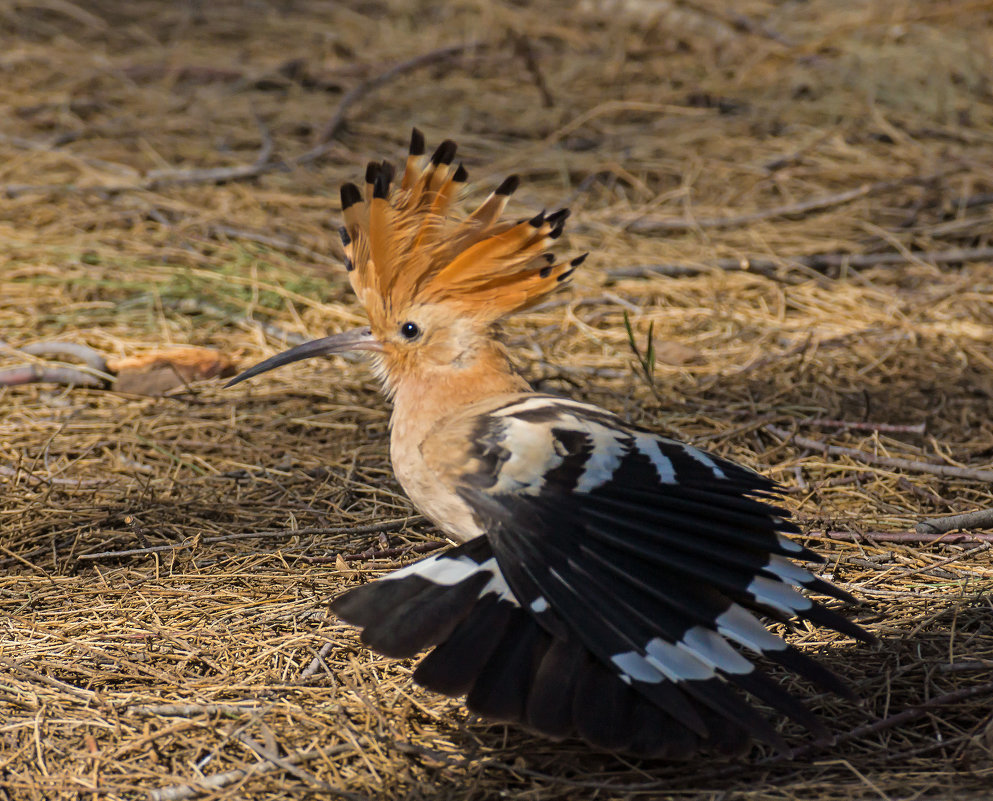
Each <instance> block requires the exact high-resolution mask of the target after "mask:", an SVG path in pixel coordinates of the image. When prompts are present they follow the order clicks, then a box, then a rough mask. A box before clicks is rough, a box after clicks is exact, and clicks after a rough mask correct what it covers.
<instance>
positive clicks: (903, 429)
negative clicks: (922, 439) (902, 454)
mask: <svg viewBox="0 0 993 801" xmlns="http://www.w3.org/2000/svg"><path fill="white" fill-rule="evenodd" d="M802 424H803V425H806V426H822V427H824V428H844V429H846V430H850V431H878V432H880V433H883V434H924V433H925V430H926V424H925V423H915V424H913V425H903V424H898V423H870V422H862V421H849V420H829V419H827V418H824V417H816V418H814V419H813V420H804V421H803V422H802Z"/></svg>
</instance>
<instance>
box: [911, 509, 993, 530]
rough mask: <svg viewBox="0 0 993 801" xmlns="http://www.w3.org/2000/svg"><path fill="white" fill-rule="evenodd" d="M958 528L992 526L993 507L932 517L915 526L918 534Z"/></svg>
mask: <svg viewBox="0 0 993 801" xmlns="http://www.w3.org/2000/svg"><path fill="white" fill-rule="evenodd" d="M959 528H962V529H965V528H993V509H979V510H977V511H975V512H966V513H965V514H961V515H949V516H948V517H934V518H931V519H930V520H922V521H921V522H920V523H918V524H917V526H916V529H917V533H918V534H945V533H947V532H949V531H954V530H955V529H959Z"/></svg>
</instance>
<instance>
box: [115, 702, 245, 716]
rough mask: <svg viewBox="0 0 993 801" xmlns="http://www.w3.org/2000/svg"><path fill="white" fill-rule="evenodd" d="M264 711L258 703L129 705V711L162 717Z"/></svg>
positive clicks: (240, 713) (241, 713)
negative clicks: (240, 704)
mask: <svg viewBox="0 0 993 801" xmlns="http://www.w3.org/2000/svg"><path fill="white" fill-rule="evenodd" d="M260 711H264V707H260V706H258V705H257V704H252V705H251V706H248V705H245V706H239V705H238V704H155V705H153V706H129V707H128V712H132V713H136V714H140V715H161V716H162V717H167V718H171V717H178V718H188V717H191V716H193V715H225V716H228V717H241V716H242V715H246V714H251V713H253V712H260Z"/></svg>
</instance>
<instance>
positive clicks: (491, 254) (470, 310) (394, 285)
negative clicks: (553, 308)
mask: <svg viewBox="0 0 993 801" xmlns="http://www.w3.org/2000/svg"><path fill="white" fill-rule="evenodd" d="M455 151H456V145H455V143H454V142H453V141H451V140H450V139H449V140H445V141H444V142H442V143H441V145H439V146H438V149H437V150H436V151H435V153H434V155H433V156H431V158H430V159H429V160H428V162H427V164H426V165H425V164H423V161H424V159H423V156H424V137H423V135H422V134H421V132H420V131H418V130H417V129H416V128H415V129H414V131H413V134H412V136H411V139H410V155H409V156H408V157H407V161H406V165H405V169H404V172H403V176H402V177H401V179H400V182H399V184H396V183H394V181H393V177H394V171H393V166H392V165H391V164H389V163H388V162H386V161H384V162H381V163H378V162H371V163H370V164H369V166H368V167H367V168H366V176H365V177H366V181H365V192H364V196H363V193H362V192H360V190H359V188H358V187H357V186H356V185H355V184H351V183H348V184H345V185H344V186H342V188H341V206H342V212H343V214H344V218H345V224H344V226H343V227H342V228H341V239H342V243H343V244H344V246H345V267H346V269H347V270H348V276H349V280H350V281H351V284H352V288H353V289H354V290H355V294H356V295H357V296H358V297H359V300H360V301H361V302H362V304H363V305H364V306H365V307H366V310H367V311H368V312H369V313H370V315H372V314H377V313H380V312H382V313H386V314H388V313H389V312H390V310H392V309H401V308H406V307H409V306H410V305H413V304H416V303H451V304H454V305H456V306H457V307H458V311H459V312H460V313H462V314H471V315H473V316H475V317H478V318H482V319H483V320H485V321H494V320H496V319H499V318H500V317H503V316H505V315H507V314H511V313H513V312H515V311H519V310H521V309H524V308H527V307H529V306H532V305H534V304H535V303H537V302H538V301H540V300H541V299H542V298H543V297H544V296H545V295H547V294H548V293H549V292H552V291H553V290H555V289H556V288H557V287H558V286H559V285H560V284H561V283H562V282H563V281H564V280H565V279H567V278H568V277H569V276H570V275H571V274H572V272H573V270H575V268H576V267H577V266H579V264H580V263H581V262H582V261H583V259H584V258H585V254H584V255H583V256H580V257H578V258H575V259H572V260H571V261H561V262H559V261H556V259H555V256H554V255H553V254H551V253H548V252H547V248H548V247H549V246H550V245H551V244H552V243H553V242H554V240H555V239H557V238H558V237H559V235H560V234H561V233H562V229H563V226H564V225H565V221H566V218H567V217H568V216H569V210H568V209H561V210H559V211H556V212H554V213H553V214H549V215H547V216H546V215H545V213H544V212H542V213H541V214H538V215H537V216H535V217H534V218H532V219H530V220H525V221H522V222H518V223H508V222H501V221H500V215H501V214H502V213H503V210H504V207H505V206H506V205H507V199H508V198H509V197H510V195H511V194H512V193H513V192H514V190H515V189H517V186H518V184H519V180H518V178H517V176H511V177H509V178H507V179H506V180H505V181H504V182H503V183H502V184H500V186H499V187H497V189H496V190H495V191H494V192H493V193H492V194H490V196H489V197H488V198H487V199H486V200H485V201H484V202H483V203H482V205H480V206H479V208H477V209H476V210H475V211H474V212H472V214H469V215H468V216H462V217H461V218H458V217H456V216H454V215H453V214H452V207H453V204H454V202H455V200H456V199H457V196H458V194H459V190H460V189H461V188H462V187H463V186H464V185H465V181H466V178H467V177H468V173H467V172H466V170H465V168H464V167H463V166H462V164H459V165H458V166H457V167H453V166H452V162H453V161H454V160H455Z"/></svg>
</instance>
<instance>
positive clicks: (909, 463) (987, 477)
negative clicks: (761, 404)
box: [763, 425, 993, 481]
mask: <svg viewBox="0 0 993 801" xmlns="http://www.w3.org/2000/svg"><path fill="white" fill-rule="evenodd" d="M763 428H764V429H765V430H766V431H768V432H769V433H770V434H773V435H775V436H777V437H779V438H780V439H783V440H785V441H787V442H788V441H790V440H792V441H793V442H795V443H796V444H797V445H799V446H800V447H801V448H809V449H810V450H814V451H820V452H821V453H826V454H828V455H829V456H851V457H852V458H853V459H858V460H859V461H861V462H866V463H867V464H881V465H885V466H886V467H895V468H898V469H900V470H913V471H915V472H918V473H930V474H932V475H935V476H945V477H947V478H968V479H973V480H976V481H993V470H975V469H972V468H969V467H955V466H954V465H947V464H929V463H928V462H916V461H914V460H912V459H897V458H894V457H892V456H876V455H875V454H872V453H867V452H866V451H860V450H858V449H857V448H844V447H842V446H841V445H828V444H827V443H826V442H819V441H818V440H816V439H808V438H807V437H800V436H797V435H796V434H792V433H790V432H789V431H786V430H785V429H782V428H779V427H777V426H772V425H768V426H764V427H763Z"/></svg>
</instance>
